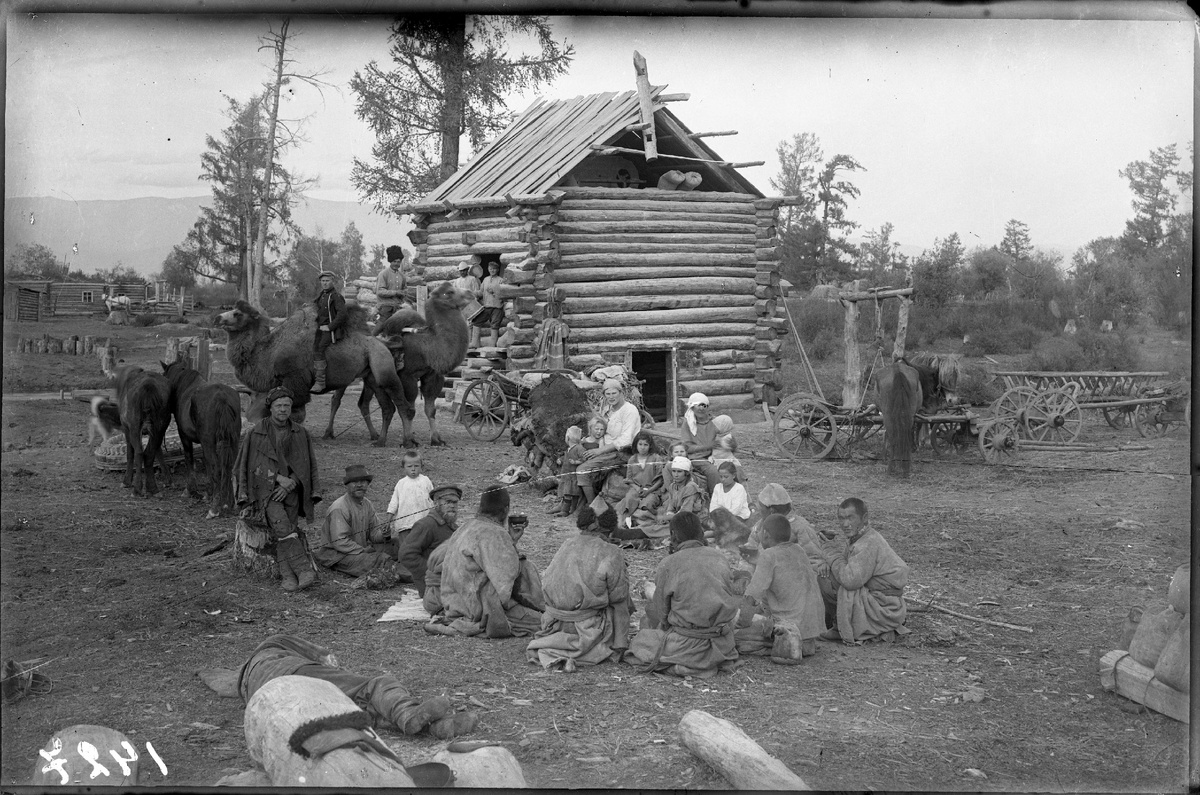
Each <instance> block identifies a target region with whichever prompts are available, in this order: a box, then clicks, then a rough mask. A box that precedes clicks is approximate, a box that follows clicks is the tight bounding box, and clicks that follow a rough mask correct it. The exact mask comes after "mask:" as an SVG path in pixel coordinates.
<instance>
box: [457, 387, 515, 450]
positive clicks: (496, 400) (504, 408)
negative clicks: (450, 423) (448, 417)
mask: <svg viewBox="0 0 1200 795" xmlns="http://www.w3.org/2000/svg"><path fill="white" fill-rule="evenodd" d="M510 416H511V409H510V408H509V405H508V398H506V397H505V396H504V393H503V392H502V391H500V387H499V386H497V385H496V384H495V383H494V382H493V381H490V380H487V379H482V380H479V381H476V382H475V383H473V384H471V386H469V387H467V393H466V394H465V395H463V407H462V418H463V425H465V426H466V427H467V433H469V434H470V435H471V438H472V439H478V440H479V441H481V442H490V441H493V440H494V439H498V438H500V434H502V433H504V429H505V428H507V427H508V421H509V418H510Z"/></svg>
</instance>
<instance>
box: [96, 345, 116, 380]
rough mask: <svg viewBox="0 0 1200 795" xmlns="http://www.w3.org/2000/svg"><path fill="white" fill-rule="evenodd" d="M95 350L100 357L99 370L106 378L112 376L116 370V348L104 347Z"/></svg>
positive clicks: (111, 346) (113, 346)
mask: <svg viewBox="0 0 1200 795" xmlns="http://www.w3.org/2000/svg"><path fill="white" fill-rule="evenodd" d="M96 350H97V351H99V355H100V370H101V371H102V372H103V373H104V374H105V375H106V376H112V375H113V374H114V373H115V372H116V369H117V346H116V345H104V346H101V347H99V348H97V349H96Z"/></svg>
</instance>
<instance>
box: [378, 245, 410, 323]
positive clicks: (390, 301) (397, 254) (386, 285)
mask: <svg viewBox="0 0 1200 795" xmlns="http://www.w3.org/2000/svg"><path fill="white" fill-rule="evenodd" d="M387 258H388V264H387V267H386V268H384V269H383V270H381V271H380V272H379V276H377V277H376V278H375V295H377V296H379V323H380V324H381V325H382V324H383V321H385V320H387V319H388V318H389V317H391V316H392V314H393V313H395V311H396V310H397V309H399V308H400V305H401V304H402V303H403V302H404V285H405V281H406V280H405V278H404V271H403V270H402V268H403V266H404V249H402V248H400V246H388V247H387Z"/></svg>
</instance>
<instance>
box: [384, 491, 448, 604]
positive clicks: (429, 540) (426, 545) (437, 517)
mask: <svg viewBox="0 0 1200 795" xmlns="http://www.w3.org/2000/svg"><path fill="white" fill-rule="evenodd" d="M462 495H463V491H462V489H461V488H459V487H458V486H456V485H454V484H453V483H442V484H439V485H436V486H434V487H433V488H432V489H430V490H429V499H431V500H433V507H432V508H430V509H429V513H427V514H425V515H424V516H422V517H421V518H420V519H418V520H417V522H416V524H414V525H413V526H412V529H411V530H409V531H408V533H406V534H405V536H404V538H403V539H402V540H401V541H400V546H399V548H398V549H397V550H396V560H397V561H398V562H399V563H400V565H401V566H403V567H404V568H405V569H407V570H408V571H409V572H410V573H411V574H412V577H413V582H414V583H415V584H416V586H417V593H419V594H420V595H421V596H424V595H425V569H426V567H427V566H428V565H429V556H430V555H432V554H433V551H434V550H435V549H437V548H438V547H440V546H441V545H442V544H444V543H445V542H446V541H449V540H450V537H451V536H452V535H454V531H455V530H457V529H458V503H459V500H461V499H462Z"/></svg>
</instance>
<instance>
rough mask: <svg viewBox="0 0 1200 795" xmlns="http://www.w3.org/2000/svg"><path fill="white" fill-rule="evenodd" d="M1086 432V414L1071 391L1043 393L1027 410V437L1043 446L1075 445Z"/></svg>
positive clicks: (1062, 390) (1061, 390)
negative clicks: (1072, 443) (1066, 443)
mask: <svg viewBox="0 0 1200 795" xmlns="http://www.w3.org/2000/svg"><path fill="white" fill-rule="evenodd" d="M1081 430H1083V412H1082V411H1080V410H1079V404H1078V403H1076V402H1075V398H1074V397H1073V396H1072V394H1071V390H1070V389H1069V388H1067V389H1054V390H1051V391H1049V392H1041V393H1039V394H1038V395H1037V397H1036V398H1035V399H1034V400H1033V401H1032V402H1031V403H1030V404H1029V405H1027V406H1026V407H1025V436H1026V438H1028V439H1033V440H1036V441H1039V442H1073V441H1075V440H1076V439H1078V438H1079V432H1080V431H1081Z"/></svg>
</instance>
